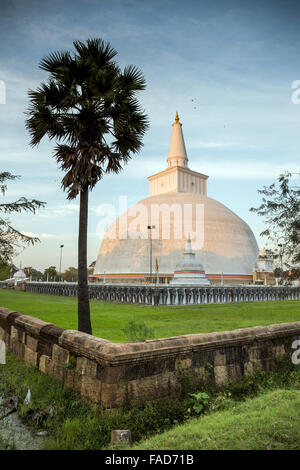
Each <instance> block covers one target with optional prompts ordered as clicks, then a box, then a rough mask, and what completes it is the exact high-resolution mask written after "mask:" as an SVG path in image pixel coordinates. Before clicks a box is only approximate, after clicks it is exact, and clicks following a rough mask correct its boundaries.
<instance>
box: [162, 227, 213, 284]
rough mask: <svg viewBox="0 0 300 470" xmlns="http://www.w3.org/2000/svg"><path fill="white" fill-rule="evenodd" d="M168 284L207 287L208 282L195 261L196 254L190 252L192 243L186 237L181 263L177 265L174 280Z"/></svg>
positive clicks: (201, 267)
mask: <svg viewBox="0 0 300 470" xmlns="http://www.w3.org/2000/svg"><path fill="white" fill-rule="evenodd" d="M170 284H172V285H176V286H180V285H185V286H186V285H188V286H194V287H195V286H209V285H210V282H209V280H208V279H207V278H206V276H205V271H204V267H203V266H202V264H201V263H200V262H199V261H198V260H197V259H196V253H194V252H193V250H192V242H191V239H190V236H188V239H187V242H186V248H185V252H184V253H183V259H182V261H181V262H180V263H179V264H177V266H176V268H175V271H174V279H172V280H171V281H170Z"/></svg>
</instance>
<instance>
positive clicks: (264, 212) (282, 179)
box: [250, 172, 300, 279]
mask: <svg viewBox="0 0 300 470" xmlns="http://www.w3.org/2000/svg"><path fill="white" fill-rule="evenodd" d="M292 177H293V175H292V174H291V173H288V172H286V173H284V174H282V175H280V176H279V178H278V181H277V182H274V183H273V184H271V185H270V186H268V187H266V186H264V187H263V189H261V190H258V192H259V193H260V194H263V198H262V204H261V205H260V206H259V207H257V208H254V207H252V208H251V209H250V210H251V211H252V212H256V213H257V214H258V215H260V216H262V217H264V218H265V222H266V225H267V228H266V229H265V230H264V231H263V232H262V233H261V235H263V236H267V237H268V238H269V239H270V240H271V241H272V242H273V243H274V244H275V246H276V251H277V257H278V258H280V260H281V265H282V264H283V263H282V260H284V265H285V266H286V267H287V268H288V270H287V272H288V273H289V276H290V278H291V279H292V278H297V277H298V278H299V276H300V187H299V186H297V185H294V183H293V182H292ZM277 247H278V248H277ZM282 267H283V266H281V272H282V271H283V270H282ZM277 274H278V272H277Z"/></svg>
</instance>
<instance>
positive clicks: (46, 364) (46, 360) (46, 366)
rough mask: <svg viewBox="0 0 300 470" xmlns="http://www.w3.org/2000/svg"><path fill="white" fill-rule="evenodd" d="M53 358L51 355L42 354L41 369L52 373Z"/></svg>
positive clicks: (43, 371) (45, 372) (44, 372)
mask: <svg viewBox="0 0 300 470" xmlns="http://www.w3.org/2000/svg"><path fill="white" fill-rule="evenodd" d="M51 362H52V361H51V359H50V357H49V356H41V357H40V363H39V369H40V371H41V372H42V373H43V374H47V375H50V374H49V372H50V363H51Z"/></svg>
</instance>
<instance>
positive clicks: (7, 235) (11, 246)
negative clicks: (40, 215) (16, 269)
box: [0, 172, 45, 263]
mask: <svg viewBox="0 0 300 470" xmlns="http://www.w3.org/2000/svg"><path fill="white" fill-rule="evenodd" d="M17 178H19V176H17V175H12V174H11V173H9V172H2V173H1V172H0V192H1V193H2V195H3V196H4V195H5V193H6V191H7V185H6V182H7V181H13V180H15V179H17ZM44 205H45V203H44V202H41V201H38V200H36V199H27V198H25V197H20V198H19V199H18V200H17V201H14V202H8V203H5V204H4V203H2V204H0V263H8V262H10V261H11V259H12V257H13V256H14V255H15V254H16V253H17V252H18V250H19V249H24V248H25V247H26V246H28V245H33V244H34V243H36V242H38V241H39V239H38V238H37V237H32V236H29V235H26V234H24V233H23V232H21V231H20V230H18V229H16V228H15V227H13V226H12V225H11V222H10V220H9V219H8V218H7V215H8V214H12V213H21V212H27V213H32V214H35V211H36V209H38V208H40V207H44ZM1 214H3V215H1Z"/></svg>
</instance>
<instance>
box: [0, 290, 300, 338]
mask: <svg viewBox="0 0 300 470" xmlns="http://www.w3.org/2000/svg"><path fill="white" fill-rule="evenodd" d="M0 306H2V307H7V308H10V309H12V310H16V311H18V312H21V313H23V314H25V315H32V316H35V317H38V318H41V319H42V320H45V321H48V322H52V323H54V324H55V325H58V326H60V327H62V328H70V329H77V304H76V299H73V298H66V297H58V296H52V295H43V294H31V293H28V292H20V291H10V290H3V289H0ZM91 318H92V325H93V334H94V335H96V336H99V337H101V338H105V339H109V340H111V341H127V337H126V336H125V334H124V333H123V332H122V328H123V327H124V326H126V325H127V323H128V321H129V320H131V319H132V318H134V319H135V320H139V321H144V322H145V323H146V324H147V326H149V327H151V328H153V329H154V333H155V337H156V338H162V337H169V336H178V335H182V334H189V333H209V332H212V331H226V330H233V329H236V328H246V327H250V326H257V325H269V324H272V323H284V322H292V321H300V301H299V300H294V301H293V300H290V301H272V302H245V303H238V304H223V305H195V306H193V305H191V306H175V307H172V306H166V307H150V306H149V307H148V306H142V305H129V304H116V303H112V302H101V301H91Z"/></svg>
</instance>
